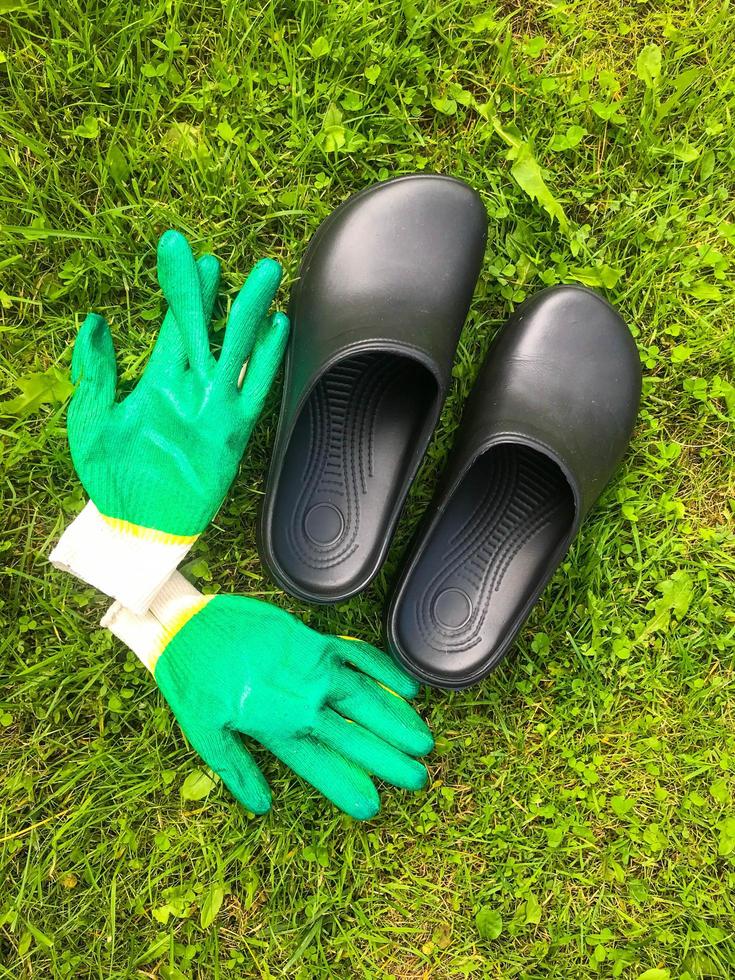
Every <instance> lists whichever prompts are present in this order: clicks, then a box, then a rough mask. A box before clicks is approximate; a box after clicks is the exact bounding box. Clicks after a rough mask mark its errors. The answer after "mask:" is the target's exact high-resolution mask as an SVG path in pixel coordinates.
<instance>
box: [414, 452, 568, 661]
mask: <svg viewBox="0 0 735 980" xmlns="http://www.w3.org/2000/svg"><path fill="white" fill-rule="evenodd" d="M573 518H574V503H573V498H572V493H571V490H570V488H569V485H568V483H567V481H566V479H565V478H564V476H563V474H562V473H561V471H560V470H559V468H558V467H557V466H556V464H555V463H553V462H552V461H551V460H550V459H549V458H548V457H546V456H544V455H543V454H541V453H539V452H536V451H534V450H533V449H529V448H528V447H526V446H521V445H514V444H502V445H498V446H495V447H493V448H492V449H490V450H488V451H487V452H485V453H484V454H483V455H482V456H480V457H479V458H478V459H477V460H476V461H475V463H474V464H473V465H472V467H471V469H470V470H469V472H468V473H467V475H466V476H465V478H464V479H463V480H462V482H461V484H460V486H459V487H458V489H457V490H456V492H455V493H454V494H453V495H452V497H451V499H450V501H449V504H448V506H447V508H446V510H445V512H444V514H443V515H442V517H441V519H440V520H439V522H438V524H437V525H436V526H435V528H434V530H433V533H432V534H431V537H430V539H429V541H428V542H427V543H426V544H425V546H424V549H423V552H422V554H421V557H420V559H419V561H418V563H417V564H416V565H415V567H414V568H413V570H412V572H411V576H410V578H409V580H408V582H407V583H406V589H405V591H404V592H403V594H402V596H401V601H400V604H399V608H398V609H397V621H396V627H397V632H398V639H399V642H400V644H401V646H402V648H403V649H404V650H405V651H406V652H407V654H408V655H409V657H410V659H412V660H416V662H417V663H418V664H422V665H424V666H425V667H427V668H428V669H430V670H432V671H433V672H437V671H438V672H440V673H441V674H444V675H445V676H447V677H448V678H450V679H451V677H452V675H456V676H461V675H463V674H466V673H468V672H471V671H472V670H473V669H475V668H476V667H478V666H479V665H480V664H484V663H487V662H488V661H490V660H492V656H493V651H494V650H496V649H499V648H500V647H501V646H502V644H503V643H504V641H505V640H506V638H507V636H508V633H509V631H510V630H512V629H513V628H514V624H515V623H516V620H517V617H518V616H519V615H520V614H521V612H522V610H523V607H524V605H525V604H526V603H527V601H528V599H529V597H530V596H531V595H533V594H534V593H535V592H536V590H537V589H538V588H539V586H540V585H541V584H542V583H543V581H544V580H545V579H546V578H547V577H548V575H549V574H550V571H551V570H552V569H551V568H550V562H551V561H552V559H553V557H554V555H555V553H556V551H557V549H558V547H559V545H560V544H561V543H562V541H563V540H564V538H565V537H566V536H567V535H568V533H569V530H570V527H571V525H572V521H573Z"/></svg>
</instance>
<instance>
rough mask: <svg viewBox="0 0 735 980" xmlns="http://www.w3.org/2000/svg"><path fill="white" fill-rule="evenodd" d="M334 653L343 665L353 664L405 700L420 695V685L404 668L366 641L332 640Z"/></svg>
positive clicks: (340, 638)
mask: <svg viewBox="0 0 735 980" xmlns="http://www.w3.org/2000/svg"><path fill="white" fill-rule="evenodd" d="M332 644H333V649H334V652H335V653H336V654H337V656H338V658H339V659H340V660H341V661H342V663H347V664H352V666H353V667H357V669H358V670H361V671H362V672H363V674H367V675H368V676H369V677H373V678H374V679H375V680H376V681H380V683H381V684H385V686H386V687H389V688H390V689H391V691H395V692H396V694H400V695H401V697H403V698H415V697H416V695H417V694H418V693H419V683H418V681H416V680H414V678H413V677H410V676H409V675H408V674H407V673H406V671H405V670H403V668H402V667H399V666H398V664H397V663H396V662H395V660H394V659H393V658H392V657H391V656H390V655H389V654H387V653H384V652H383V651H382V650H379V649H378V648H377V647H374V646H373V645H372V644H370V643H366V642H365V641H364V640H356V639H354V638H353V637H351V636H335V637H333V638H332Z"/></svg>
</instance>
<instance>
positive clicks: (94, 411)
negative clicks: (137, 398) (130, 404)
mask: <svg viewBox="0 0 735 980" xmlns="http://www.w3.org/2000/svg"><path fill="white" fill-rule="evenodd" d="M71 380H72V383H73V384H75V385H77V386H78V387H77V390H76V391H75V392H74V397H73V398H72V400H71V404H70V406H69V419H70V422H71V421H72V420H73V418H74V417H75V416H76V417H77V418H80V419H81V418H82V417H83V418H84V419H85V420H87V421H91V420H92V418H93V417H95V416H99V415H102V414H103V413H104V412H106V411H107V410H108V409H109V408H111V407H112V405H113V403H114V401H115V389H116V388H117V367H116V365H115V347H114V345H113V343H112V335H111V334H110V328H109V326H108V325H107V320H105V318H104V317H102V316H100V315H99V314H97V313H88V314H87V316H86V318H85V320H84V323H83V324H82V325H81V327H80V328H79V333H78V334H77V339H76V340H75V342H74V351H73V353H72V358H71Z"/></svg>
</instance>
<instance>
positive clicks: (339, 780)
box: [266, 738, 380, 820]
mask: <svg viewBox="0 0 735 980" xmlns="http://www.w3.org/2000/svg"><path fill="white" fill-rule="evenodd" d="M266 747H267V748H268V749H270V751H271V752H272V753H273V755H275V756H276V757H277V758H279V759H280V760H281V762H283V763H285V765H287V766H288V767H289V769H292V770H293V771H294V772H295V773H296V775H297V776H301V778H302V779H305V780H306V782H307V783H311V785H312V786H313V787H314V789H317V790H318V791H319V792H320V793H321V794H322V795H323V796H326V797H327V799H328V800H331V801H332V803H334V805H335V806H337V807H339V809H340V810H342V811H344V813H349V815H350V816H351V817H354V818H355V819H356V820H369V819H370V817H374V816H375V814H376V813H377V812H378V810H379V809H380V797H379V796H378V791H377V790H376V788H375V786H374V784H373V781H372V779H370V777H369V776H368V774H367V773H366V772H365V771H364V770H363V769H360V768H359V766H356V765H355V764H354V762H350V761H349V759H345V757H344V756H343V755H341V754H340V753H339V752H335V751H334V749H332V748H330V747H329V746H327V745H322V744H320V743H319V742H316V741H314V740H312V739H309V738H299V739H290V740H288V741H277V742H270V743H269V744H268V745H267V746H266Z"/></svg>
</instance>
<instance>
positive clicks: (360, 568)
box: [273, 352, 436, 600]
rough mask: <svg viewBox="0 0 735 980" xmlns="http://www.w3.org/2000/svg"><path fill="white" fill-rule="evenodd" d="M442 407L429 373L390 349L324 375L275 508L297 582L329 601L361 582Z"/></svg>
mask: <svg viewBox="0 0 735 980" xmlns="http://www.w3.org/2000/svg"><path fill="white" fill-rule="evenodd" d="M435 401H436V382H435V380H434V378H433V376H432V375H431V374H430V373H429V372H428V371H427V370H426V368H424V367H423V366H422V365H420V364H419V363H417V362H416V361H413V360H410V359H409V358H406V357H400V356H396V355H388V354H386V353H385V352H370V353H365V354H358V355H355V356H353V357H350V358H348V359H345V360H343V361H340V362H339V363H338V364H337V365H335V367H333V368H332V369H331V370H330V371H328V372H327V373H326V374H325V375H324V377H323V378H321V379H320V381H319V383H318V384H317V385H316V387H315V388H314V390H313V391H312V393H311V395H310V397H309V400H308V402H307V404H306V406H305V407H304V409H303V411H302V412H301V414H300V416H299V418H298V420H297V423H296V427H295V430H294V432H293V435H292V437H291V440H290V442H289V447H288V450H287V453H286V458H285V461H284V465H283V470H282V473H281V476H280V479H279V482H278V489H277V492H276V499H275V506H274V512H273V548H274V554H275V557H276V559H277V561H278V563H279V565H280V566H281V568H282V569H283V570H284V572H286V574H287V575H288V576H289V578H290V579H291V580H292V581H293V582H294V583H295V584H296V585H297V586H301V587H302V588H303V589H305V590H306V591H307V592H308V593H311V594H313V593H316V594H318V595H320V596H323V597H324V598H325V599H327V600H328V599H329V598H330V597H332V596H333V595H337V594H340V593H345V592H347V591H349V590H350V589H351V588H352V587H353V585H354V584H355V583H360V582H361V580H362V578H363V577H364V576H365V574H366V569H368V568H370V567H371V566H372V564H373V563H374V561H375V559H376V556H377V555H378V553H379V552H380V550H381V548H382V546H383V545H384V544H385V541H386V538H387V536H388V534H389V531H390V529H389V527H388V525H389V524H390V518H391V514H392V512H393V510H394V508H395V507H396V505H397V504H399V503H400V501H399V498H400V497H401V496H402V495H405V492H406V490H407V487H406V477H407V473H408V472H409V470H410V471H411V475H412V473H413V470H414V469H415V468H416V465H417V463H418V461H419V460H420V458H421V455H423V449H424V444H425V442H426V441H427V440H428V437H429V435H430V434H431V433H430V428H429V429H428V431H427V420H428V419H430V417H431V414H432V407H433V405H434V404H435ZM417 446H420V452H419V453H418V454H417Z"/></svg>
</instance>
